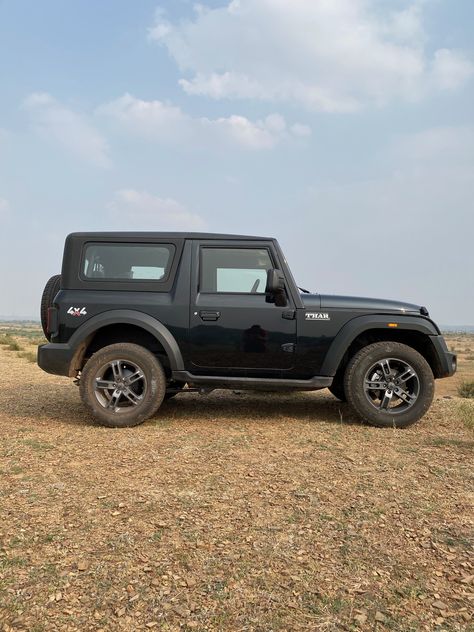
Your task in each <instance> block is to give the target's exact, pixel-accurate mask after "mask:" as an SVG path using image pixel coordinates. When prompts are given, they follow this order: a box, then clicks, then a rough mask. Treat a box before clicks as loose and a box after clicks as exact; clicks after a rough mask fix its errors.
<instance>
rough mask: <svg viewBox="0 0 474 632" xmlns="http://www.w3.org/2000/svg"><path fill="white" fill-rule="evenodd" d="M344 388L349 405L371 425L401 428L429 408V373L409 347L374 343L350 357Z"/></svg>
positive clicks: (431, 396) (431, 382) (431, 390)
mask: <svg viewBox="0 0 474 632" xmlns="http://www.w3.org/2000/svg"><path fill="white" fill-rule="evenodd" d="M344 390H345V393H346V395H347V399H348V401H349V403H350V404H351V406H352V407H353V408H354V409H355V410H356V412H357V413H358V414H359V415H360V416H361V417H362V418H363V419H365V420H366V421H368V422H369V423H370V424H372V425H373V426H379V427H383V428H387V427H390V428H393V427H395V428H405V427H407V426H410V425H411V424H413V423H415V421H418V419H420V418H421V417H423V415H424V414H425V413H426V411H427V410H428V408H429V407H430V405H431V402H432V401H433V395H434V378H433V372H432V371H431V368H430V365H429V364H428V362H427V361H426V360H425V358H424V357H423V356H422V355H421V354H419V353H418V351H415V349H413V348H412V347H408V346H407V345H404V344H400V343H398V342H376V343H374V344H371V345H368V346H367V347H364V348H363V349H361V350H360V351H359V352H358V353H356V355H355V356H354V357H353V358H352V359H351V360H350V362H349V364H348V365H347V368H346V372H345V376H344Z"/></svg>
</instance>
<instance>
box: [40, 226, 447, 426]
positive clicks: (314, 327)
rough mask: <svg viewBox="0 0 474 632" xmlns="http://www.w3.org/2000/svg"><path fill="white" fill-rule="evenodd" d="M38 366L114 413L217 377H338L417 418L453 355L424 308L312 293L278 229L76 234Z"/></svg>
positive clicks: (134, 410)
mask: <svg viewBox="0 0 474 632" xmlns="http://www.w3.org/2000/svg"><path fill="white" fill-rule="evenodd" d="M41 319H42V323H43V328H44V330H45V334H46V336H47V338H48V340H49V341H50V342H49V344H45V345H43V346H41V347H40V348H39V351H38V364H39V366H40V367H41V368H42V369H44V370H45V371H48V372H49V373H54V374H57V375H67V376H70V377H74V378H77V381H78V382H79V386H80V392H81V396H82V399H83V401H84V404H85V405H86V406H87V408H88V409H89V410H90V412H91V413H92V416H93V417H94V418H95V419H96V420H97V421H98V422H100V423H102V424H104V425H106V426H119V427H124V426H135V425H137V424H139V423H141V422H143V421H144V420H145V419H147V418H149V417H151V416H152V415H154V414H155V412H156V411H157V410H158V408H159V407H160V405H161V403H162V402H163V400H164V399H167V398H170V397H173V396H174V395H176V394H178V393H184V392H189V391H196V390H197V391H200V392H203V393H205V392H208V391H211V390H212V389H216V388H227V389H228V388H230V389H252V390H259V389H260V390H264V391H271V390H290V389H295V390H317V389H322V388H329V390H330V391H331V393H332V394H333V395H335V396H336V397H337V398H339V399H340V400H343V401H344V400H346V399H347V400H348V401H349V403H350V404H351V405H352V407H353V408H354V409H355V410H356V411H357V413H359V415H360V416H361V417H362V418H363V419H365V420H366V421H368V422H369V423H371V424H374V425H376V426H389V427H404V426H408V425H410V424H412V423H413V422H415V421H416V420H417V419H419V418H420V417H422V416H423V415H424V414H425V413H426V411H427V410H428V408H429V406H430V404H431V401H432V399H433V393H434V378H441V377H447V376H449V375H453V373H454V372H455V370H456V356H455V355H453V354H452V353H449V352H448V349H447V347H446V343H445V341H444V339H443V337H442V336H441V335H440V331H439V329H438V327H437V326H436V325H435V323H434V322H433V321H432V320H430V318H429V315H428V311H427V310H426V308H424V307H419V306H417V305H411V304H409V303H400V302H395V301H389V300H379V299H368V298H354V297H350V296H329V295H327V296H326V295H321V294H310V293H309V292H307V291H306V290H302V289H300V288H298V286H297V285H296V283H295V281H294V279H293V277H292V275H291V272H290V269H289V268H288V265H287V263H286V260H285V257H284V255H283V253H282V251H281V249H280V246H279V245H278V242H277V241H276V240H275V239H272V238H268V237H248V236H240V235H214V234H203V233H73V234H71V235H69V236H68V237H67V239H66V245H65V249H64V258H63V266H62V274H61V275H57V276H54V277H52V278H51V279H50V280H49V281H48V283H47V285H46V288H45V290H44V293H43V298H42V302H41Z"/></svg>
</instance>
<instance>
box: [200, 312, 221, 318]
mask: <svg viewBox="0 0 474 632" xmlns="http://www.w3.org/2000/svg"><path fill="white" fill-rule="evenodd" d="M220 315H221V313H220V312H212V311H207V310H202V311H200V312H199V316H200V317H201V320H217V319H218V318H219V316H220Z"/></svg>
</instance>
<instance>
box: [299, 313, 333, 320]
mask: <svg viewBox="0 0 474 632" xmlns="http://www.w3.org/2000/svg"><path fill="white" fill-rule="evenodd" d="M304 317H305V320H331V317H330V316H329V314H327V313H326V312H305V315H304Z"/></svg>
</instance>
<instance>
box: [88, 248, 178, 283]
mask: <svg viewBox="0 0 474 632" xmlns="http://www.w3.org/2000/svg"><path fill="white" fill-rule="evenodd" d="M174 250H175V248H174V246H173V245H171V244H87V245H86V248H85V253H84V260H83V261H84V262H83V268H82V274H83V276H84V278H86V279H106V280H111V279H113V280H126V281H130V280H131V281H164V280H165V279H166V277H167V276H168V271H169V269H170V266H171V263H172V261H173V255H174Z"/></svg>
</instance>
